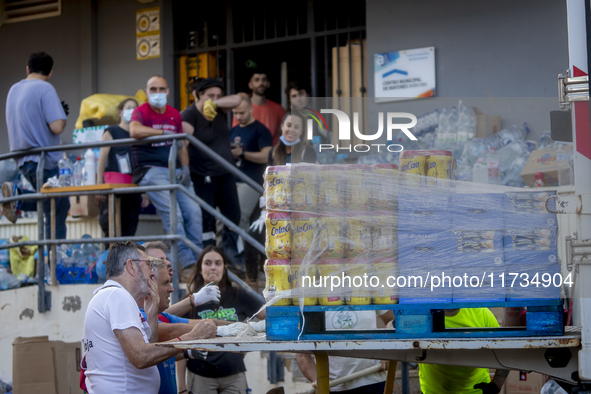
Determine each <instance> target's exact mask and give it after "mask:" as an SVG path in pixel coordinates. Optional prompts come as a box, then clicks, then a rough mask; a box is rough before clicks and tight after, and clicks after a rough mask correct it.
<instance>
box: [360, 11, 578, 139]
mask: <svg viewBox="0 0 591 394" xmlns="http://www.w3.org/2000/svg"><path fill="white" fill-rule="evenodd" d="M429 46H434V47H435V62H436V63H435V67H436V80H437V96H438V98H429V99H421V100H414V101H412V102H408V101H407V102H403V103H396V104H393V103H381V104H375V105H372V107H371V108H370V115H369V119H370V122H371V123H370V132H371V131H372V130H377V112H387V111H394V110H404V111H408V112H412V113H414V114H416V115H420V114H421V113H423V112H426V111H430V110H432V109H434V108H439V109H441V108H442V107H444V106H452V105H457V101H458V99H459V98H462V99H464V103H466V104H468V105H477V106H478V107H480V109H481V110H482V111H483V112H484V113H487V114H490V115H501V116H502V120H503V126H506V125H509V124H511V123H523V122H524V121H527V122H528V123H529V124H530V126H531V129H532V133H531V134H530V135H529V136H528V138H530V139H532V138H533V139H537V138H538V137H539V135H540V133H541V132H542V131H543V130H547V129H549V128H550V115H549V113H548V112H549V110H554V109H556V110H557V109H559V108H558V105H557V102H558V101H557V88H556V86H557V83H556V77H557V75H558V74H559V73H562V72H564V71H565V70H566V69H567V68H568V52H567V32H566V5H565V2H563V1H553V0H521V1H511V0H498V1H494V2H491V1H485V0H454V1H444V2H443V1H440V2H438V1H432V0H399V1H396V2H393V1H389V0H367V69H368V87H369V93H368V97H373V96H374V78H373V77H374V75H373V69H374V63H373V56H374V54H376V53H380V52H391V51H397V50H402V49H412V48H422V47H429ZM452 98H453V99H452ZM506 98H510V99H506ZM520 98H524V99H520Z"/></svg>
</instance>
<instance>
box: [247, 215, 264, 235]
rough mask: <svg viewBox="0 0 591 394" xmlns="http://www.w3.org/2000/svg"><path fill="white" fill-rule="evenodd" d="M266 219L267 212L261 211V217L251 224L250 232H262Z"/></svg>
mask: <svg viewBox="0 0 591 394" xmlns="http://www.w3.org/2000/svg"><path fill="white" fill-rule="evenodd" d="M266 219H267V211H265V210H262V211H261V216H260V217H259V218H258V219H257V220H255V221H254V222H252V224H251V225H250V229H251V230H252V231H256V232H258V233H260V232H262V231H263V230H264V229H265V220H266Z"/></svg>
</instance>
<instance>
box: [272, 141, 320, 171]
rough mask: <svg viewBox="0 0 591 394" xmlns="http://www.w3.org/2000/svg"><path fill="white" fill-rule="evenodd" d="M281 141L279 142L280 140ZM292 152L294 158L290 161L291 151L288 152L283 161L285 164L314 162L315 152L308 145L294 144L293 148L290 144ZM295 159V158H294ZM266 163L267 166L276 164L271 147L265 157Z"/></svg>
mask: <svg viewBox="0 0 591 394" xmlns="http://www.w3.org/2000/svg"><path fill="white" fill-rule="evenodd" d="M280 143H281V142H280ZM291 152H292V153H293V154H295V155H296V156H295V158H294V160H293V161H292V156H293V155H292V153H290V154H289V155H287V156H286V157H285V163H286V164H292V163H310V164H314V163H316V152H314V149H313V148H311V147H310V146H308V145H303V144H302V145H299V146H298V145H296V146H295V148H294V147H293V146H292V151H291ZM296 159H297V160H296ZM267 165H268V166H276V165H278V164H277V162H276V160H275V158H274V157H273V149H271V150H270V151H269V157H268V159H267Z"/></svg>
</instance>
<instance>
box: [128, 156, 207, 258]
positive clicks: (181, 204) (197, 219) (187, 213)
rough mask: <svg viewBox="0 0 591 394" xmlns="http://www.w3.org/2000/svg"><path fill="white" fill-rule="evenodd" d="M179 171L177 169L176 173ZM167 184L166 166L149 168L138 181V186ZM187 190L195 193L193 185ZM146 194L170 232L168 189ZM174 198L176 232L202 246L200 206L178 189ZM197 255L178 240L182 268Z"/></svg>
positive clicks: (165, 227) (168, 181) (165, 228)
mask: <svg viewBox="0 0 591 394" xmlns="http://www.w3.org/2000/svg"><path fill="white" fill-rule="evenodd" d="M179 171H180V170H178V169H177V174H178V172H179ZM168 184H170V180H169V177H168V168H164V167H152V168H150V169H149V170H148V172H146V174H145V175H144V177H143V178H142V180H141V181H140V183H139V185H140V186H157V185H158V186H161V185H168ZM187 190H188V191H189V193H191V194H192V195H193V196H194V195H195V191H194V190H193V185H191V186H190V187H189V188H187ZM148 196H149V197H150V201H151V202H152V204H154V207H156V211H157V212H158V215H159V216H160V219H161V220H162V224H163V225H164V230H166V232H167V233H170V191H168V190H161V191H157V192H148ZM176 199H177V206H176V217H177V219H176V220H177V234H179V235H181V236H183V237H187V238H188V239H189V240H190V241H192V242H193V243H194V244H195V245H197V246H199V247H200V248H203V237H202V231H203V228H202V226H203V221H202V216H201V207H200V206H199V204H197V203H196V202H195V201H193V200H191V199H190V198H189V197H188V196H187V195H186V194H185V193H183V192H180V191H179V192H177V194H176ZM197 257H199V254H198V253H196V252H194V251H193V250H192V249H191V248H189V247H188V246H187V245H186V244H185V243H184V242H179V262H180V263H181V266H182V267H183V268H185V267H188V266H190V265H192V264H195V262H196V261H197Z"/></svg>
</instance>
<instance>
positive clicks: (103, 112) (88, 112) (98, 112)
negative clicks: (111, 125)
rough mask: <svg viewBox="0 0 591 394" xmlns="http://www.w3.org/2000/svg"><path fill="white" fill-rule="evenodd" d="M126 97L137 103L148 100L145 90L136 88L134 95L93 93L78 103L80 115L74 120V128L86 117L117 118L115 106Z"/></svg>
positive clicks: (80, 126) (80, 125)
mask: <svg viewBox="0 0 591 394" xmlns="http://www.w3.org/2000/svg"><path fill="white" fill-rule="evenodd" d="M126 98H132V99H135V100H137V102H138V104H140V105H141V104H143V103H145V102H146V101H148V97H147V95H146V92H144V91H143V90H138V91H137V93H136V94H135V96H125V95H120V94H93V95H92V96H89V97H87V98H85V99H84V100H82V103H81V104H80V116H79V117H78V120H77V121H76V128H77V129H81V128H82V127H83V125H82V122H83V121H85V120H86V119H91V118H97V119H100V118H102V117H106V116H110V117H112V118H113V119H119V114H118V113H117V106H118V105H119V103H120V102H121V101H123V100H124V99H126Z"/></svg>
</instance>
